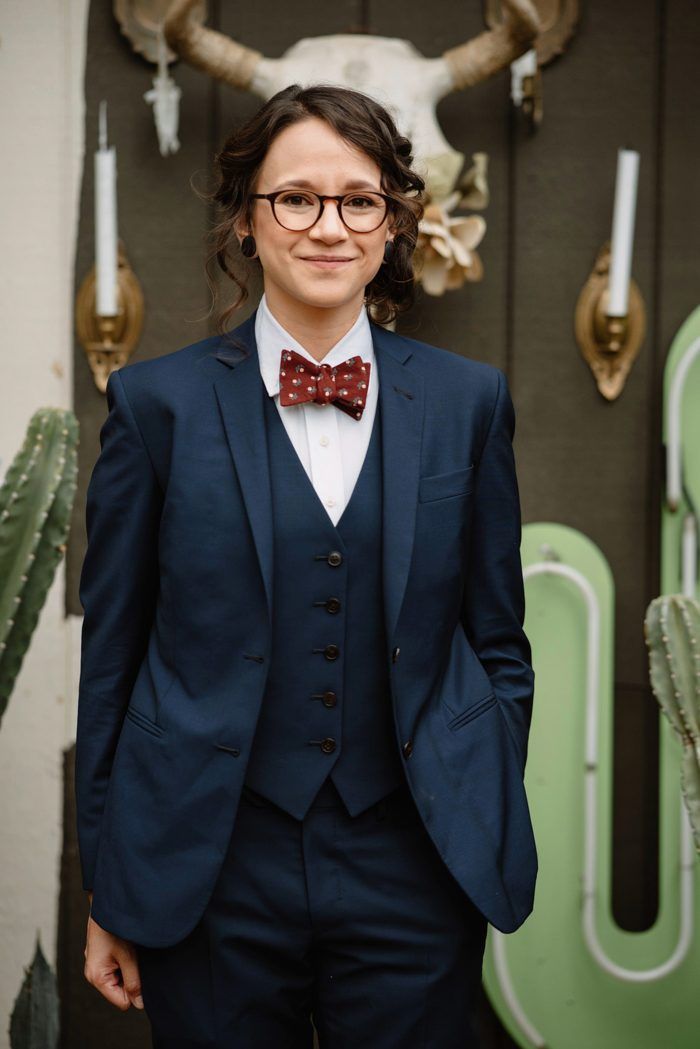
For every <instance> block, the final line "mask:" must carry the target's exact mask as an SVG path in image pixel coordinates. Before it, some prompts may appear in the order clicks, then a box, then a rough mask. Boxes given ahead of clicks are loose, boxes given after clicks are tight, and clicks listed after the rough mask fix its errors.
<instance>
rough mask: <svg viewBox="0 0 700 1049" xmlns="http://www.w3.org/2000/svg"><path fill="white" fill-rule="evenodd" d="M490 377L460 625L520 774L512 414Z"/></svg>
mask: <svg viewBox="0 0 700 1049" xmlns="http://www.w3.org/2000/svg"><path fill="white" fill-rule="evenodd" d="M496 372H497V378H498V387H497V392H496V399H495V403H494V407H493V410H492V413H491V418H490V421H489V424H488V428H487V432H486V438H485V440H484V444H483V448H482V452H481V457H480V460H479V462H478V464H477V468H476V478H475V491H474V495H473V509H472V523H471V538H470V550H469V554H468V559H467V574H466V583H465V591H464V596H463V603H462V614H461V620H462V625H463V627H464V631H465V633H466V635H467V638H468V640H469V642H470V644H471V646H472V648H473V649H474V651H475V653H476V655H477V656H478V658H479V660H480V662H481V663H482V665H483V667H484V669H485V670H486V672H487V674H488V675H489V677H490V679H491V683H492V685H493V689H494V692H495V694H496V697H497V699H498V700H499V702H500V705H501V710H502V711H503V714H504V716H505V719H506V724H507V727H508V729H509V731H510V734H511V736H512V737H513V740H514V742H515V745H516V748H517V751H518V754H519V755H520V758H521V768H522V771H523V772H524V769H525V762H526V760H527V740H528V734H529V730H530V721H531V717H532V700H533V689H534V680H535V675H534V671H533V669H532V663H531V651H530V643H529V641H528V639H527V637H526V635H525V632H524V630H523V621H524V616H525V593H524V586H523V575H522V564H521V560H520V540H521V516H520V499H519V493H518V482H517V478H516V473H515V458H514V455H513V434H514V432H515V413H514V410H513V402H512V400H511V396H510V392H509V390H508V383H507V379H506V376H505V375H504V373H503V372H502V371H501V370H500V369H496Z"/></svg>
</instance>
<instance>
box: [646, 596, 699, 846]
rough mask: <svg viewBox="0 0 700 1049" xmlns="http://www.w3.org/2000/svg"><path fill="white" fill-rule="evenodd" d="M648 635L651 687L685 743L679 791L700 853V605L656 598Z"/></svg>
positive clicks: (650, 609) (648, 616)
mask: <svg viewBox="0 0 700 1049" xmlns="http://www.w3.org/2000/svg"><path fill="white" fill-rule="evenodd" d="M644 635H645V639H646V643H647V647H648V649H649V677H650V680H651V687H652V689H653V691H654V695H655V696H656V698H657V700H658V702H659V705H660V707H661V709H662V711H663V712H664V714H665V715H666V717H667V718H668V720H669V721H670V722H671V725H672V726H673V728H674V729H675V731H676V732H677V733H678V735H679V737H680V739H681V742H682V744H683V753H682V759H681V790H682V793H683V800H684V802H685V806H686V808H687V810H688V814H689V816H690V825H691V827H692V829H693V837H694V839H695V847H696V849H697V851H698V852H700V604H698V602H697V601H696V600H694V598H692V597H684V596H683V595H682V594H670V595H664V596H662V597H657V598H655V599H654V600H653V601H652V602H651V603H650V605H649V607H648V608H647V612H646V616H645V619H644Z"/></svg>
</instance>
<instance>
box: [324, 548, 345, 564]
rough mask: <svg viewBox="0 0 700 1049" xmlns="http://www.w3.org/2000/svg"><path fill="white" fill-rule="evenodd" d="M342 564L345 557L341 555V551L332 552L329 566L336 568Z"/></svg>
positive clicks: (329, 556)
mask: <svg viewBox="0 0 700 1049" xmlns="http://www.w3.org/2000/svg"><path fill="white" fill-rule="evenodd" d="M342 563H343V555H342V554H341V553H340V551H339V550H331V552H330V554H329V555H328V564H329V565H333V566H335V565H340V564H342Z"/></svg>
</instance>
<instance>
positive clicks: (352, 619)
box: [245, 389, 404, 819]
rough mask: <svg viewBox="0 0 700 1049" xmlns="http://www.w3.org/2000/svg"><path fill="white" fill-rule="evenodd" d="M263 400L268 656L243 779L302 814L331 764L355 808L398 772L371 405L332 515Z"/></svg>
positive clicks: (377, 435) (353, 811)
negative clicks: (340, 503) (270, 555)
mask: <svg viewBox="0 0 700 1049" xmlns="http://www.w3.org/2000/svg"><path fill="white" fill-rule="evenodd" d="M263 402H264V406H265V407H264V411H265V422H266V429H267V441H268V453H269V458H270V477H271V484H272V504H273V518H274V580H273V583H274V599H273V600H274V608H273V622H272V655H271V667H270V674H269V677H268V680H267V687H266V690H265V694H264V696H263V702H262V708H261V712H260V717H259V720H258V724H257V728H256V733H255V738H254V740H253V747H252V752H251V756H250V760H249V763H248V767H247V771H246V778H245V782H246V784H247V785H248V786H249V787H251V788H252V789H253V790H255V791H257V792H258V793H259V794H262V795H263V796H264V797H266V798H268V799H269V800H270V801H272V802H274V803H275V804H276V805H278V806H279V807H280V808H282V809H284V810H285V811H286V812H288V813H289V814H290V815H291V816H294V817H295V818H296V819H303V817H304V815H305V814H306V812H307V810H308V808H309V806H310V804H311V802H312V801H313V799H314V797H315V796H316V794H317V793H318V790H319V788H320V787H321V785H322V783H323V782H324V780H325V779H326V778H327V777H328V775H329V774H330V776H331V779H332V781H333V783H334V785H335V787H336V789H337V790H338V792H339V793H340V796H341V797H342V799H343V802H344V804H345V806H346V808H347V810H348V812H349V813H350V815H351V816H356V815H357V814H358V813H360V812H362V811H363V810H364V809H366V808H367V807H368V806H369V805H372V804H373V803H374V802H375V801H378V800H379V799H380V798H382V797H383V796H384V795H385V794H387V793H389V791H391V790H393V789H394V788H395V787H397V786H399V784H400V783H402V782H404V771H403V766H402V763H401V759H400V756H399V753H398V744H397V742H396V734H395V730H394V721H393V711H392V706H391V693H390V686H389V669H388V666H387V654H386V636H385V628H384V615H383V594H382V564H381V550H382V469H381V422H380V406H379V404H378V405H377V411H376V415H375V419H374V425H373V428H372V436H371V439H370V443H369V447H368V449H367V454H366V456H365V459H364V462H363V464H362V469H361V471H360V475H359V477H358V479H357V483H356V484H355V487H354V489H353V492H352V495H351V498H350V501H349V502H348V504H347V506H346V507H345V510H344V511H343V514H342V516H341V517H340V519H339V521H338V524H337V525H334V524H333V522H332V521H331V519H330V517H329V516H328V513H327V512H326V510H325V508H324V506H323V504H322V502H321V500H320V499H319V497H318V495H317V494H316V491H315V489H314V487H313V484H312V482H311V480H310V478H309V476H308V474H307V473H306V470H305V469H304V467H303V464H302V463H301V460H300V459H299V457H298V455H297V453H296V451H295V449H294V446H293V444H292V442H291V440H290V439H289V436H288V434H287V431H286V429H285V427H284V423H283V422H282V420H281V419H280V417H279V413H278V409H277V406H276V405H275V403H274V400H273V398H271V397H269V396H268V395H267V393H266V391H265V390H264V389H263ZM289 410H290V411H292V410H293V409H289ZM323 410H324V411H329V412H330V411H334V412H335V411H339V409H338V408H334V407H331V406H329V407H328V408H324V409H323Z"/></svg>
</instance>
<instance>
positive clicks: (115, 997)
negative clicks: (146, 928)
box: [84, 893, 143, 1012]
mask: <svg viewBox="0 0 700 1049" xmlns="http://www.w3.org/2000/svg"><path fill="white" fill-rule="evenodd" d="M89 895H90V903H92V893H90V894H89ZM120 970H121V973H120ZM84 974H85V979H86V980H87V982H88V983H91V984H92V986H93V987H96V988H97V990H98V991H99V992H100V994H102V995H103V996H104V997H105V998H106V999H107V1001H108V1002H111V1003H112V1005H116V1007H117V1009H121V1010H122V1011H124V1012H125V1011H126V1010H127V1009H128V1008H129V1006H130V1005H135V1006H136V1008H137V1009H143V998H142V997H141V977H140V975H139V966H138V961H137V958H136V951H135V949H134V946H133V944H132V943H130V942H129V941H128V940H122V939H121V938H120V937H119V936H114V935H113V934H112V933H111V932H107V930H106V929H103V928H102V926H100V925H98V924H97V922H96V921H95V920H94V918H92V917H91V916H90V917H88V923H87V936H86V943H85V969H84Z"/></svg>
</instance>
